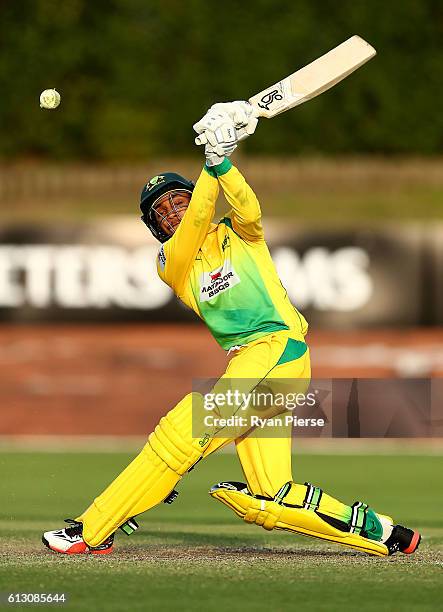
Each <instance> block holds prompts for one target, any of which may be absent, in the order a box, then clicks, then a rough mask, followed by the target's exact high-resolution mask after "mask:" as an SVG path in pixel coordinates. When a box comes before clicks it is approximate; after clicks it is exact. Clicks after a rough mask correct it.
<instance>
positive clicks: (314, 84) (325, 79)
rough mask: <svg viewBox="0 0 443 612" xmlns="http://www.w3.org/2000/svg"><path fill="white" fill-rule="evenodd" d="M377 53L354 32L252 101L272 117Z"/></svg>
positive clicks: (263, 114) (260, 113) (259, 111)
mask: <svg viewBox="0 0 443 612" xmlns="http://www.w3.org/2000/svg"><path fill="white" fill-rule="evenodd" d="M376 53H377V52H376V50H375V49H374V48H373V47H372V46H371V45H370V44H369V43H368V42H366V41H365V40H363V38H360V36H351V38H348V40H345V42H343V43H341V45H338V47H335V48H334V49H331V51H328V52H327V53H325V54H324V55H322V56H321V57H319V58H318V59H316V60H314V61H313V62H311V63H310V64H308V65H307V66H304V67H303V68H300V70H297V72H294V73H293V74H291V75H289V76H288V77H286V78H285V79H283V80H282V81H279V82H278V83H275V85H271V87H267V88H266V89H264V90H263V91H261V92H260V93H258V94H255V95H254V96H252V97H251V98H249V102H250V104H252V106H253V107H254V113H255V115H256V117H267V118H268V119H271V118H272V117H275V116H276V115H279V114H280V113H284V112H285V111H287V110H289V109H290V108H293V107H294V106H298V105H299V104H303V102H307V101H308V100H311V99H312V98H315V96H318V95H320V94H322V93H323V92H324V91H327V90H328V89H330V88H331V87H333V86H334V85H336V84H337V83H339V82H340V81H342V80H343V79H344V78H346V77H347V76H349V75H350V74H351V73H352V72H354V70H357V68H360V66H363V64H365V63H366V62H367V61H369V60H370V59H371V58H372V57H374V55H376ZM243 131H244V132H245V134H244V137H245V136H247V134H246V130H245V129H244V128H242V129H241V130H237V134H238V135H240V134H241V133H242V132H243ZM199 139H200V137H197V139H196V143H197V144H203V143H204V141H205V140H206V138H202V139H201V142H200V143H198V142H197V141H198V140H199Z"/></svg>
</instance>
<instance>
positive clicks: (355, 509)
mask: <svg viewBox="0 0 443 612" xmlns="http://www.w3.org/2000/svg"><path fill="white" fill-rule="evenodd" d="M367 511H368V505H367V504H364V503H363V502H355V504H352V515H351V521H350V523H349V532H350V533H357V534H360V533H361V531H362V529H363V527H364V525H365V521H366V513H367Z"/></svg>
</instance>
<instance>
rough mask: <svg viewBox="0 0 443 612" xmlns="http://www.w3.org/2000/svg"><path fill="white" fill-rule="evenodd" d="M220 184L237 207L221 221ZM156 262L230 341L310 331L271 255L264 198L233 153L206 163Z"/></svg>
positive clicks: (222, 340) (221, 338)
mask: <svg viewBox="0 0 443 612" xmlns="http://www.w3.org/2000/svg"><path fill="white" fill-rule="evenodd" d="M219 186H221V188H222V189H223V192H224V194H225V197H226V199H227V201H228V203H229V205H230V206H231V210H230V212H229V213H228V214H227V215H226V216H225V217H223V219H221V221H220V222H219V223H218V224H217V225H216V224H214V223H212V220H213V217H214V213H215V204H216V200H217V197H218V194H219ZM157 270H158V273H159V276H160V278H161V279H162V280H163V281H164V282H165V283H166V284H167V285H169V286H170V287H171V288H172V289H173V291H174V292H175V294H176V295H177V296H178V297H179V298H180V300H181V301H182V302H183V303H184V304H186V305H187V306H189V307H190V308H192V310H194V312H196V313H197V315H198V316H199V317H201V319H203V320H204V321H205V323H206V325H207V326H208V327H209V329H210V331H211V333H212V334H213V336H214V338H215V339H216V340H217V342H218V343H219V344H220V346H221V347H222V348H224V349H229V348H231V347H232V346H236V345H240V344H248V343H249V342H251V341H252V340H256V339H257V338H259V337H261V336H265V335H267V334H270V333H272V332H275V331H278V330H291V331H292V330H293V331H294V332H295V333H296V334H297V335H299V336H304V335H305V334H306V332H307V329H308V324H307V322H306V320H305V319H304V317H303V316H302V315H301V314H300V313H299V312H298V311H297V310H296V308H294V306H293V305H292V304H291V302H290V301H289V299H288V296H287V293H286V290H285V288H284V287H283V285H282V284H281V282H280V279H279V277H278V275H277V271H276V269H275V266H274V263H273V261H272V259H271V255H270V253H269V250H268V247H267V245H266V242H265V239H264V236H263V228H262V223H261V210H260V205H259V203H258V200H257V198H256V196H255V194H254V192H253V191H252V189H251V188H250V187H249V185H248V184H247V183H246V181H245V179H244V178H243V176H242V175H241V174H240V172H239V171H238V170H237V168H234V167H233V166H232V164H231V163H230V161H229V160H228V159H225V160H224V162H223V163H222V164H220V165H219V166H216V168H215V171H214V169H213V168H209V169H207V168H206V167H205V168H204V169H203V170H202V173H201V175H200V177H199V179H198V181H197V183H196V185H195V188H194V191H193V194H192V198H191V201H190V203H189V206H188V209H187V210H186V213H185V215H184V217H183V219H182V220H181V222H180V225H179V226H178V228H177V230H176V231H175V233H174V234H173V236H172V237H171V238H170V239H169V240H168V241H167V242H165V243H164V244H163V245H162V246H161V248H160V251H159V254H158V258H157Z"/></svg>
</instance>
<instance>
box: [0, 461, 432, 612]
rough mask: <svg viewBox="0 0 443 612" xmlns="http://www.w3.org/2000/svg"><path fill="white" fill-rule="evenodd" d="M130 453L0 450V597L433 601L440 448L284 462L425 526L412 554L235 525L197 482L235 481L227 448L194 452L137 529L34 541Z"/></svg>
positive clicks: (240, 605) (261, 605) (74, 603)
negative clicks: (85, 545)
mask: <svg viewBox="0 0 443 612" xmlns="http://www.w3.org/2000/svg"><path fill="white" fill-rule="evenodd" d="M130 458H131V457H130V456H129V455H128V454H127V453H116V454H109V453H104V454H93V453H90V454H88V453H65V454H61V453H47V454H45V453H36V454H31V453H3V454H0V473H1V475H2V478H1V480H0V592H1V593H2V594H3V598H4V597H5V593H10V592H22V593H23V592H25V593H44V592H47V593H48V592H50V593H56V592H58V593H60V592H65V593H67V596H68V602H67V604H65V605H66V606H67V608H68V609H69V610H106V611H108V610H110V611H112V610H161V611H163V610H164V611H168V610H177V609H181V610H205V611H208V610H217V611H219V610H223V609H225V608H229V609H230V610H231V611H235V610H239V611H240V610H241V611H245V610H254V611H257V610H279V611H280V610H310V611H311V612H312V610H315V611H316V610H328V611H329V610H355V609H359V611H360V612H361V611H362V610H363V611H364V610H393V611H394V610H395V611H396V610H423V611H425V610H435V609H437V608H438V607H439V605H440V602H441V584H442V583H441V579H442V569H443V515H442V512H441V508H442V507H443V487H442V486H441V485H442V473H443V457H441V456H416V455H404V456H399V455H394V456H392V455H390V456H380V455H378V456H365V455H355V456H349V455H340V456H333V455H331V456H328V455H321V456H319V455H318V456H317V455H309V454H306V455H301V456H298V457H296V458H295V460H294V474H295V475H296V478H297V480H299V481H301V482H304V481H305V480H309V481H311V482H314V483H315V484H318V485H320V486H322V487H323V488H324V489H325V490H326V491H328V492H331V493H333V494H335V495H337V497H341V498H343V499H344V500H345V501H348V502H353V501H355V500H356V499H361V500H364V501H368V502H369V503H370V504H371V505H372V506H373V507H374V508H375V509H379V510H380V511H381V512H386V513H388V514H392V515H393V516H394V517H395V519H396V520H398V521H399V522H401V523H404V524H406V525H410V526H413V527H417V528H419V529H420V530H421V531H422V533H423V535H424V538H423V541H422V545H421V547H420V549H419V552H418V553H417V554H415V555H411V556H406V555H395V556H393V557H390V558H387V559H380V558H375V557H368V556H366V555H363V554H361V553H358V552H353V551H352V550H348V549H346V548H343V547H339V546H333V545H326V544H322V543H320V542H317V541H315V540H311V539H309V538H303V537H300V536H294V535H291V534H287V533H284V532H271V533H268V532H266V531H265V530H263V529H261V528H259V527H257V526H251V525H246V524H245V523H243V522H241V521H240V520H239V519H238V518H237V517H236V516H235V515H234V514H233V513H232V512H230V511H229V510H228V508H226V507H224V506H223V505H222V504H219V503H217V502H216V501H214V500H212V499H211V498H210V497H209V496H208V494H207V491H208V489H209V487H210V486H211V485H212V484H213V483H215V482H217V481H218V480H235V479H239V480H242V479H243V478H242V476H241V472H240V469H239V466H238V463H237V460H236V458H235V456H234V455H228V454H223V455H220V456H214V457H211V458H210V459H208V460H207V461H206V462H203V463H202V464H199V466H198V468H197V469H196V470H195V471H194V472H192V473H191V474H189V476H188V477H187V478H186V479H184V481H183V482H182V484H181V485H180V495H179V498H178V499H177V501H176V502H175V503H174V504H173V505H172V506H166V505H163V504H162V505H161V506H159V507H157V508H155V509H154V510H152V511H150V512H149V513H146V514H144V515H143V516H141V517H139V522H140V524H141V529H140V530H139V531H138V532H137V533H135V534H134V535H132V536H131V537H130V538H127V537H126V536H125V535H124V534H123V533H121V535H120V532H119V535H118V537H117V540H116V548H115V552H114V554H113V555H110V556H83V557H71V556H62V555H55V554H53V553H51V552H50V551H48V550H47V549H46V548H44V547H43V545H41V543H40V536H41V532H42V531H43V530H46V529H53V528H57V527H59V526H61V525H62V524H63V519H64V518H65V517H75V515H76V514H77V513H79V512H80V511H81V510H83V508H84V507H85V506H86V505H87V504H88V503H89V501H90V500H91V498H93V496H94V495H95V494H97V493H98V492H100V490H101V489H102V488H103V487H104V486H105V485H106V484H107V483H108V482H109V481H110V480H111V479H112V478H113V477H114V475H115V474H116V473H117V472H119V471H120V470H121V469H122V468H123V467H124V466H125V465H126V464H127V462H128V461H129V460H130ZM59 605H60V604H59ZM0 607H1V606H0ZM10 607H11V608H15V609H26V608H29V607H30V606H29V605H27V606H23V607H20V606H18V605H11V606H10ZM40 607H42V606H40ZM51 607H52V608H54V607H57V606H51ZM60 607H62V606H61V605H60ZM5 609H6V607H5Z"/></svg>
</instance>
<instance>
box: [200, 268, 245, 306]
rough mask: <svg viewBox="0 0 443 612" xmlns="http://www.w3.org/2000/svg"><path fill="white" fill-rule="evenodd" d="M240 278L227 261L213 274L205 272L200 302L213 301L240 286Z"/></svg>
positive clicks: (201, 281) (201, 282) (201, 278)
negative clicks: (221, 294)
mask: <svg viewBox="0 0 443 612" xmlns="http://www.w3.org/2000/svg"><path fill="white" fill-rule="evenodd" d="M239 282H240V278H239V276H238V275H237V273H236V271H235V270H234V268H233V266H232V264H231V262H230V261H229V260H226V261H225V262H224V263H223V265H222V266H220V267H219V268H216V269H215V270H212V271H211V272H203V274H202V275H201V277H200V302H207V301H208V300H212V299H213V298H215V297H216V296H217V295H219V294H220V293H224V292H225V291H228V290H229V289H231V288H232V287H234V286H235V285H238V283H239Z"/></svg>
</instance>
